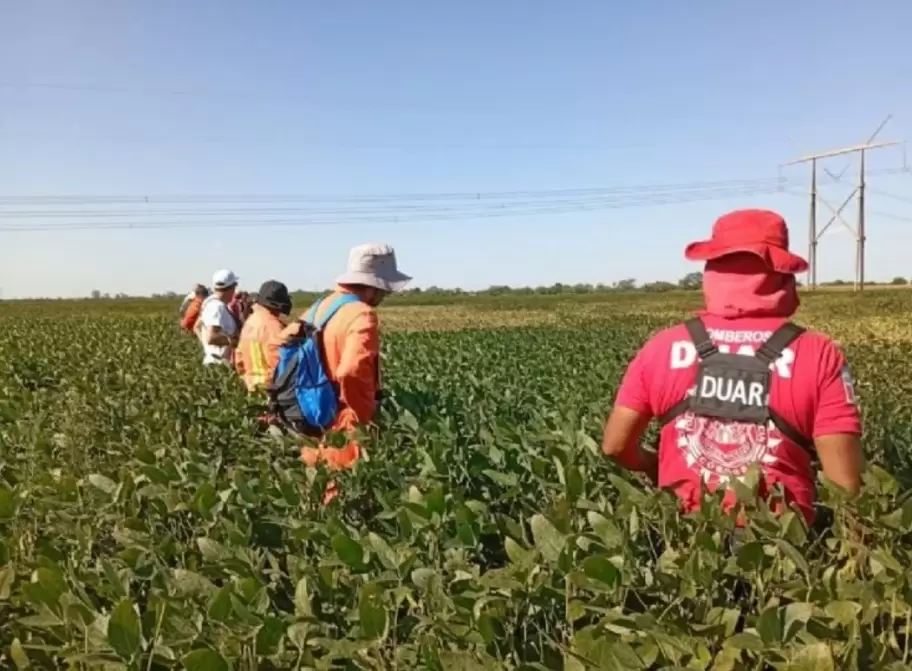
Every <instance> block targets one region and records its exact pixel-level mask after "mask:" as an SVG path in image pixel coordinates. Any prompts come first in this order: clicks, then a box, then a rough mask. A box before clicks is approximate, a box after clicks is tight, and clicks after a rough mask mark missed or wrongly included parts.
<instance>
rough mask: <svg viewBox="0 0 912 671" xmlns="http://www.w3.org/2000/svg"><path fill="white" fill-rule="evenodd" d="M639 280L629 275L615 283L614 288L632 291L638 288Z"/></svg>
mask: <svg viewBox="0 0 912 671" xmlns="http://www.w3.org/2000/svg"><path fill="white" fill-rule="evenodd" d="M636 285H637V281H636V280H635V279H633V278H632V277H628V278H627V279H626V280H621V281H620V282H615V283H614V288H615V289H617V290H618V291H632V290H633V289H636Z"/></svg>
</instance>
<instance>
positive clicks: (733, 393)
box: [659, 318, 814, 454]
mask: <svg viewBox="0 0 912 671" xmlns="http://www.w3.org/2000/svg"><path fill="white" fill-rule="evenodd" d="M685 326H686V327H687V333H688V334H689V335H690V339H691V340H692V341H693V344H694V347H695V348H696V350H697V356H698V357H699V365H698V368H697V383H696V388H695V389H694V391H693V395H691V394H688V395H687V396H686V397H685V398H684V399H682V400H681V401H679V402H678V403H676V404H675V405H674V406H673V407H672V408H671V409H670V410H669V411H668V412H666V413H665V414H664V415H662V416H661V417H660V418H659V421H660V422H661V424H662V426H665V425H666V424H668V423H669V422H671V421H673V420H674V419H676V418H677V417H679V416H680V415H682V414H684V413H685V412H691V413H693V414H695V415H697V416H699V417H711V418H714V419H721V420H729V421H738V422H745V423H749V424H762V425H768V423H769V422H772V423H773V424H774V425H775V427H776V428H777V429H779V432H780V433H782V435H783V436H785V437H786V438H788V439H789V440H790V441H792V442H793V443H796V444H797V445H799V446H801V447H802V448H804V449H805V450H807V451H808V452H811V453H812V454H813V449H814V443H813V441H812V440H811V439H809V438H807V437H806V436H803V435H802V434H801V432H799V431H798V430H796V429H795V428H794V427H793V426H792V425H791V424H789V423H788V422H786V421H785V419H783V418H782V416H781V415H779V413H777V412H776V411H775V410H773V409H772V408H771V407H770V386H771V385H770V382H771V379H772V372H771V370H770V368H771V366H772V365H773V364H774V363H775V361H776V360H777V359H778V358H779V357H780V356H781V355H782V352H783V350H784V349H785V348H786V347H788V346H789V345H790V344H791V343H792V342H793V341H794V340H795V339H796V338H797V337H798V336H800V335H801V334H802V333H804V331H805V329H803V328H802V327H800V326H796V325H795V324H793V323H791V322H786V323H785V324H783V325H782V326H780V327H779V328H778V329H776V331H775V332H773V334H772V335H770V337H769V338H768V339H767V341H766V342H765V343H763V345H761V346H760V349H758V350H757V352H756V354H755V355H754V356H744V355H742V354H729V353H727V352H721V351H719V348H718V347H716V346H715V345H714V344H713V342H712V339H711V338H710V337H709V333H707V331H706V327H705V326H704V325H703V322H702V320H700V319H699V318H695V319H691V320H689V321H687V322H686V323H685Z"/></svg>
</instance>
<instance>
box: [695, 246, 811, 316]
mask: <svg viewBox="0 0 912 671" xmlns="http://www.w3.org/2000/svg"><path fill="white" fill-rule="evenodd" d="M703 298H704V299H705V301H706V310H705V311H704V312H703V314H707V315H713V316H716V317H723V318H725V319H736V318H738V317H791V316H792V315H793V314H795V312H796V311H797V310H798V305H799V301H798V288H797V284H796V282H795V276H794V275H786V274H782V273H776V272H773V271H771V270H769V268H768V267H767V265H766V262H765V261H764V260H763V259H761V258H760V257H758V256H755V255H753V254H747V253H739V254H730V255H728V256H723V257H722V258H720V259H715V260H713V261H707V263H706V269H705V270H704V272H703Z"/></svg>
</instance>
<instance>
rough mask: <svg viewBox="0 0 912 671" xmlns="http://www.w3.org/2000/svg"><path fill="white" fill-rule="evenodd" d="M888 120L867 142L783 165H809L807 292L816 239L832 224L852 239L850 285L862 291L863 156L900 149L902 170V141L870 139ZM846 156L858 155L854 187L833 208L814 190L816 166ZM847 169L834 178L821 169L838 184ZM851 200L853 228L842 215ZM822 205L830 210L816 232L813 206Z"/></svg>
mask: <svg viewBox="0 0 912 671" xmlns="http://www.w3.org/2000/svg"><path fill="white" fill-rule="evenodd" d="M890 118H891V117H889V116H888V117H887V118H886V119H884V121H883V123H881V124H880V126H878V127H877V130H875V131H874V133H873V134H872V135H871V137H870V138H868V141H867V142H865V143H863V144H857V145H853V146H850V147H843V148H841V149H834V150H832V151H826V152H821V153H818V154H810V155H808V156H802V157H801V158H798V159H795V160H794V161H789V162H788V163H786V164H785V165H786V166H789V165H797V164H799V163H810V164H811V185H810V194H809V195H810V212H809V217H808V259H807V261H808V282H807V284H808V286H809V287H810V288H811V289H816V288H817V244H818V243H819V242H820V238H821V237H822V236H823V234H824V233H826V232H827V229H829V227H830V226H832V225H833V224H834V223H835V222H837V221H838V222H839V223H841V224H842V225H843V226H845V227H846V228H847V229H848V231H849V232H850V233H851V234H852V235H853V236H854V237H855V278H854V282H853V288H854V289H855V291H862V290H863V289H864V283H865V243H866V242H867V234H866V230H865V223H866V222H865V186H866V185H865V158H866V154H867V153H868V152H870V151H873V150H875V149H884V148H886V147H897V146H899V147H903V169H905V168H906V157H905V148H904V145H903V143H902V142H875V141H874V140H875V139H876V138H877V136H878V135H879V134H880V131H881V130H882V129H883V127H884V126H885V125H886V124H887V122H888V121H889V120H890ZM848 154H857V155H858V181H857V182H856V184H855V187H854V188H853V189H852V191H851V193H849V195H848V196H846V198H845V200H843V201H842V204H841V205H840V206H839V207H835V208H834V207H833V205H832V204H831V203H829V202H828V201H827V200H826V199H825V198H824V197H823V196H821V195H820V193H819V191H818V189H817V167H818V163H819V162H821V161H823V160H825V159H828V158H833V157H836V156H844V155H848ZM847 169H848V168H845V169H843V171H842V172H841V173H839V174H838V175H835V174H833V173H832V172H831V171H830V170H828V169H827V168H826V167H824V168H823V170H824V171H825V172H826V173H827V175H829V176H830V178H832V179H833V180H834V181H836V182H839V181H841V180H842V177H843V175H845V171H846V170H847ZM853 199H854V200H855V201H856V203H857V218H856V224H855V225H854V226H853V225H852V224H850V223H849V222H848V221H847V220H846V218H845V217H844V216H843V214H842V213H843V211H844V210H845V209H846V207H848V205H849V203H851V202H852V200H853ZM818 203H819V204H822V205H824V206H825V207H826V209H828V210H829V211H830V218H829V220H828V221H827V223H826V224H825V225H824V226H823V228H821V229H820V230H819V232H818V230H817V209H818V208H817V205H818Z"/></svg>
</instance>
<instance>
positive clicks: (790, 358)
mask: <svg viewBox="0 0 912 671" xmlns="http://www.w3.org/2000/svg"><path fill="white" fill-rule="evenodd" d="M785 321H786V320H784V319H782V318H779V317H773V318H749V319H724V318H721V317H712V316H708V317H704V318H703V323H704V324H705V326H706V328H707V330H708V332H709V335H710V337H711V338H712V340H713V342H714V343H715V344H716V346H717V347H718V348H719V349H720V350H721V351H723V352H725V351H727V352H733V353H738V354H746V355H753V353H754V351H755V350H756V349H757V348H758V347H759V346H760V345H761V344H762V343H763V342H765V341H766V339H767V338H768V337H769V336H770V335H771V334H772V332H773V331H775V330H776V329H777V328H778V327H779V326H781V325H782V324H784V323H785ZM696 373H697V355H696V350H695V349H694V346H693V342H692V341H691V339H690V337H689V335H688V333H687V330H686V328H685V327H684V325H683V324H679V325H677V326H673V327H671V328H668V329H665V330H664V331H661V332H659V333H658V334H656V335H655V336H653V337H652V338H651V339H650V340H649V341H648V342H647V343H646V344H645V345H644V346H643V348H642V349H641V350H640V351H639V352H638V353H637V355H636V357H635V358H634V359H633V361H632V362H631V364H630V366H629V368H628V369H627V372H626V374H625V376H624V380H623V381H622V383H621V387H620V389H619V390H618V395H617V400H616V402H617V405H620V406H623V407H626V408H630V409H631V410H636V411H637V412H640V413H646V414H648V415H650V416H652V417H660V416H662V415H664V414H665V413H666V412H668V411H669V410H670V409H671V408H672V407H673V406H674V405H675V404H676V403H678V402H679V401H680V400H681V399H682V398H684V397H685V395H686V394H687V393H688V391H689V390H690V389H692V388H693V386H694V384H695V382H696ZM770 405H771V407H772V408H773V409H774V410H775V411H776V412H778V413H779V414H780V415H781V416H782V418H783V419H784V420H785V421H786V422H788V423H789V424H791V426H792V427H793V428H794V429H796V430H797V431H798V432H799V433H801V434H802V435H804V436H807V437H808V438H816V437H818V436H825V435H830V434H834V433H850V434H856V435H860V434H861V419H860V417H859V413H858V407H857V405H856V404H855V392H854V387H853V382H852V375H851V372H850V370H849V367H848V364H847V363H846V360H845V357H844V356H843V354H842V352H841V351H840V350H839V348H838V347H837V346H836V344H835V343H833V341H832V340H830V339H829V338H827V337H826V336H824V335H822V334H820V333H815V332H812V331H806V332H805V333H803V334H802V335H800V336H799V337H798V338H797V339H796V340H794V341H793V342H792V343H791V345H789V347H787V348H786V349H785V350H784V351H783V353H782V356H781V357H779V359H778V360H777V361H776V363H775V364H774V366H773V374H772V376H771V381H770ZM658 451H659V481H658V484H659V486H660V487H667V486H670V485H672V484H674V483H676V482H677V483H681V484H680V485H679V486H678V487H677V488H676V490H675V491H676V493H677V495H678V496H679V497H680V498H681V500H682V502H683V505H684V508H685V510H693V509H695V508H696V507H698V506H699V503H700V500H699V499H700V481H701V479H702V480H703V481H704V482H706V484H707V487H708V489H715V488H716V487H718V486H719V485H720V484H724V483H725V482H726V481H727V480H729V479H731V478H733V477H739V476H741V475H743V474H744V473H745V472H746V470H747V468H748V467H749V466H750V465H751V464H753V463H757V462H759V464H760V466H761V469H762V471H763V474H764V480H765V484H766V485H767V486H772V485H774V484H776V483H781V484H782V486H783V488H784V489H785V492H786V495H787V499H788V500H789V501H793V502H794V503H795V504H797V506H798V507H799V508H800V509H801V511H802V513H804V515H805V518H806V519H807V520H808V521H809V522H810V521H812V520H813V518H814V500H815V488H814V472H813V469H812V466H811V457H810V455H809V454H808V453H807V452H806V451H805V450H804V449H803V448H802V447H800V446H799V445H796V444H795V443H793V442H791V441H790V440H788V439H787V438H786V437H785V436H783V435H782V434H781V433H780V432H779V431H778V429H776V428H775V427H773V426H770V427H769V428H765V427H762V426H756V427H754V426H751V425H749V424H739V425H737V426H736V427H735V428H734V429H733V430H732V429H731V428H730V427H727V426H726V424H725V423H723V422H720V421H717V420H712V419H709V418H703V417H694V416H693V415H692V414H691V413H689V412H688V413H684V414H682V415H680V416H679V417H677V418H676V419H674V420H672V421H671V422H669V423H668V424H667V425H666V426H664V427H663V428H662V431H661V435H660V438H659V446H658ZM734 503H735V495H734V493H733V492H730V493H729V495H728V496H727V497H726V500H725V505H726V508H728V507H731V506H732V505H734Z"/></svg>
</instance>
